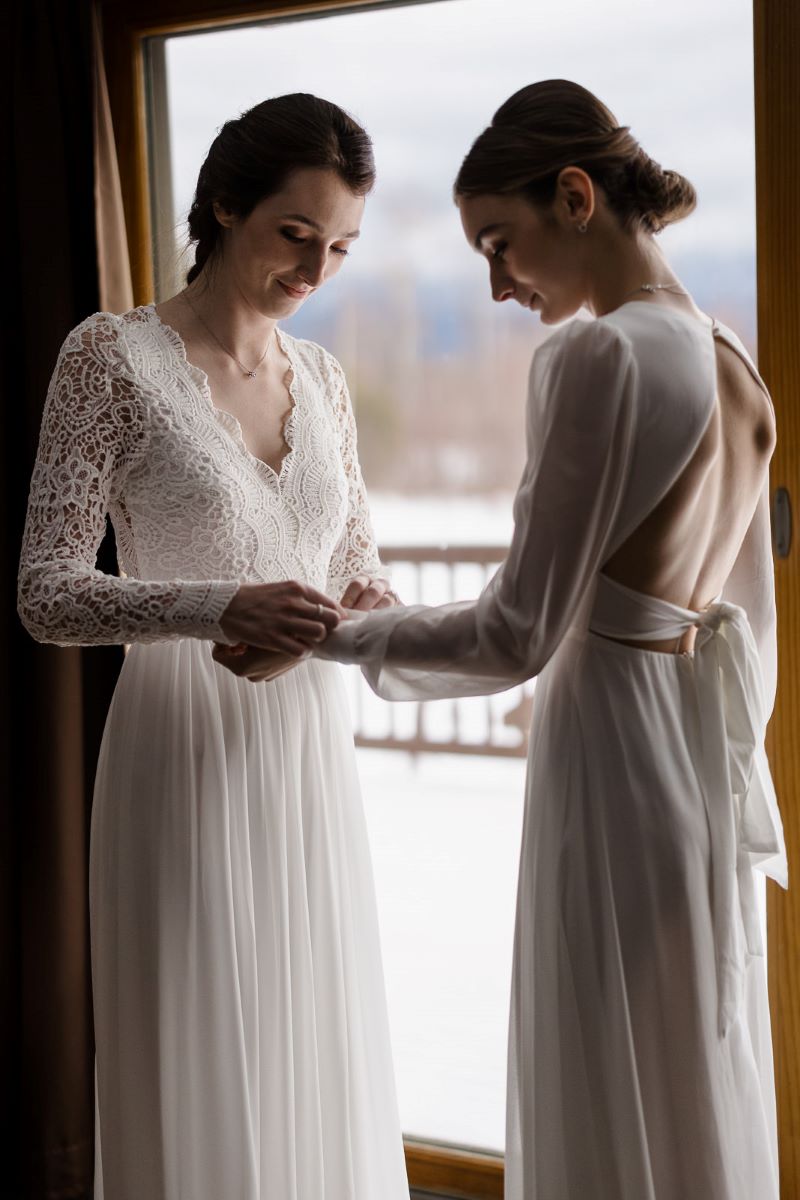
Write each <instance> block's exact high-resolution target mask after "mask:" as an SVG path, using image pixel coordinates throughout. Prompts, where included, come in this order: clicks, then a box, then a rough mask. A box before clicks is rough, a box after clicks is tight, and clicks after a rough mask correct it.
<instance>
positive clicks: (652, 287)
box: [620, 283, 689, 304]
mask: <svg viewBox="0 0 800 1200" xmlns="http://www.w3.org/2000/svg"><path fill="white" fill-rule="evenodd" d="M637 292H676V293H678V294H679V295H681V296H688V295H689V293H688V292H687V290H686V288H684V287H681V285H680V284H679V283H640V284H639V286H638V287H636V288H634V289H633V291H632V292H628V294H627V296H623V297H622V299H621V300H620V304H624V303H625V301H626V300H629V299H630V298H631V296H635V295H636V293H637Z"/></svg>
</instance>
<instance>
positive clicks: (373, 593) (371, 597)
mask: <svg viewBox="0 0 800 1200" xmlns="http://www.w3.org/2000/svg"><path fill="white" fill-rule="evenodd" d="M339 603H340V604H341V606H342V608H350V609H353V610H355V611H358V612H371V611H372V609H374V608H393V607H394V606H395V605H396V604H399V603H400V599H399V597H398V595H397V593H396V592H393V591H392V589H391V587H390V586H389V581H388V579H377V578H376V579H373V578H371V576H369V575H356V577H355V579H351V580H350V582H349V583H348V585H347V587H346V588H345V590H344V595H343V596H342V598H341V600H340V601H339Z"/></svg>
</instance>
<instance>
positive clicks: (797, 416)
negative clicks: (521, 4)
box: [97, 0, 800, 1200]
mask: <svg viewBox="0 0 800 1200" xmlns="http://www.w3.org/2000/svg"><path fill="white" fill-rule="evenodd" d="M413 2H419V0H384V3H381V4H376V3H375V0H344V2H343V0H313V2H311V3H309V2H308V0H97V5H98V10H99V12H100V16H101V21H102V30H103V46H104V56H105V60H106V70H107V76H108V84H109V95H110V101H111V109H112V116H113V121H114V131H115V140H116V143H117V152H118V157H119V165H120V175H121V180H122V193H123V198H124V204H125V217H126V222H127V229H128V242H129V249H130V257H131V271H132V277H133V288H134V303H136V304H145V303H149V302H150V301H152V299H153V291H154V280H153V253H152V229H151V220H150V195H149V165H148V151H147V118H146V91H145V72H144V43H145V39H146V38H148V37H153V36H164V35H168V34H172V33H179V32H187V31H198V32H199V31H200V30H202V29H213V28H218V27H220V26H230V25H237V24H246V23H248V22H252V21H256V20H264V19H265V18H266V19H269V18H271V17H274V18H277V19H280V18H281V17H287V16H298V17H299V16H302V15H303V14H305V13H308V14H312V13H315V14H318V13H322V12H325V11H327V10H339V11H343V10H352V9H358V8H374V7H384V6H386V5H389V4H392V3H399V4H404V3H406V4H407V3H413ZM423 2H424V0H423ZM753 18H754V56H755V123H756V212H757V218H756V219H757V261H758V266H757V280H758V345H759V354H758V358H759V367H760V370H761V372H762V374H763V376H764V378H765V380H766V382H767V385H768V386H769V388H770V390H771V392H772V395H773V399H774V401H775V407H776V411H777V415H778V447H777V450H776V452H775V456H774V459H773V463H772V470H771V479H772V484H773V486H774V487H778V486H782V487H785V488H787V489H788V490H789V493H790V495H791V496H792V497H795V496H796V497H800V487H798V483H799V482H800V481H799V479H798V476H800V220H798V215H797V196H796V181H797V180H798V179H800V72H798V71H797V69H796V64H797V62H798V61H800V4H798V3H797V0H754V3H753ZM798 509H799V510H800V500H799V501H798ZM795 540H797V539H795ZM776 588H777V600H778V630H779V641H778V649H779V685H778V700H777V705H776V710H775V715H774V717H773V720H772V722H771V725H770V729H769V737H768V750H769V756H770V762H771V765H772V770H773V774H774V777H775V783H776V787H777V791H778V795H779V796H780V798H781V806H782V810H783V817H784V826H785V831H786V841H787V849H788V852H789V861H790V864H792V865H793V864H794V863H795V862H798V863H800V806H799V805H798V800H799V799H800V796H799V795H798V790H799V789H800V739H799V738H798V737H797V732H796V731H797V729H798V726H800V571H799V570H798V549H797V548H796V547H795V548H793V549H792V550H791V551H790V553H789V555H788V557H786V558H784V559H779V560H778V561H777V562H776ZM767 903H768V922H769V981H770V1007H771V1011H772V1021H773V1042H774V1048H775V1066H776V1087H777V1095H778V1128H779V1140H780V1156H781V1195H782V1196H783V1197H785V1198H786V1200H790V1198H794V1197H796V1196H800V954H798V951H799V950H800V882H795V883H794V886H793V887H792V888H791V889H790V890H789V892H786V893H784V892H782V891H781V890H780V889H779V888H777V887H776V886H774V885H773V884H770V885H769V890H768V902H767ZM406 1161H407V1164H408V1170H409V1181H410V1183H411V1186H412V1187H419V1188H422V1189H424V1190H426V1191H429V1192H435V1193H437V1194H440V1195H447V1196H453V1197H464V1198H468V1200H477V1198H480V1200H484V1198H485V1200H489V1198H493V1197H501V1196H502V1194H503V1167H502V1159H501V1158H500V1157H499V1156H497V1157H494V1156H490V1155H480V1154H470V1153H468V1152H466V1151H460V1150H453V1149H450V1148H449V1147H442V1146H438V1145H434V1144H426V1143H422V1142H416V1141H411V1140H408V1141H407V1142H406Z"/></svg>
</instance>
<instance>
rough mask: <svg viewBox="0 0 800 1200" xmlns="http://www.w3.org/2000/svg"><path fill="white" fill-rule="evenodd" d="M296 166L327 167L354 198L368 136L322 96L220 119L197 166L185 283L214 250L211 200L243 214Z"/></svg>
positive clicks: (368, 156)
mask: <svg viewBox="0 0 800 1200" xmlns="http://www.w3.org/2000/svg"><path fill="white" fill-rule="evenodd" d="M303 167H314V168H318V169H321V170H330V171H335V172H336V173H337V174H338V175H339V177H340V179H341V180H342V181H343V182H344V183H345V184H346V185H347V187H349V188H350V190H351V191H352V193H353V194H354V195H355V196H365V195H366V194H367V193H368V192H369V191H371V190H372V187H373V185H374V183H375V162H374V159H373V156H372V142H371V141H370V138H369V135H368V134H367V133H366V132H365V130H363V129H362V128H361V126H360V125H359V124H358V123H357V122H356V121H355V120H354V119H353V118H352V117H351V116H350V115H349V114H348V113H346V112H344V110H343V109H341V108H339V107H338V105H336V104H332V103H331V102H330V101H329V100H321V99H319V97H318V96H312V95H310V94H308V93H306V92H294V93H292V94H290V95H287V96H275V97H273V98H272V99H270V100H264V101H262V103H261V104H257V105H256V106H255V107H254V108H251V109H249V110H248V111H247V112H245V113H242V115H241V116H240V117H238V118H237V119H235V120H231V121H226V122H225V124H224V125H223V126H222V128H221V129H220V131H219V133H218V134H217V136H216V137H215V138H214V141H213V142H212V143H211V149H210V150H209V151H208V154H207V155H206V160H205V162H204V163H203V165H202V167H201V168H200V174H199V176H198V178H197V188H196V190H195V195H194V200H193V202H192V207H191V208H190V210H189V218H188V223H189V241H190V243H194V244H195V258H194V265H193V266H192V268H191V270H190V271H189V272H188V274H187V276H186V282H187V283H191V282H192V281H193V280H194V279H196V278H197V276H198V275H199V274H200V272H201V271H202V270H203V269H204V267H205V266H206V265H207V264H209V265H210V264H211V263H212V262H213V260H214V258H215V255H216V254H217V253H218V251H219V249H220V245H221V237H222V232H223V228H222V226H221V225H220V223H219V221H218V220H217V218H216V216H215V214H214V203H215V202H216V203H218V204H220V205H222V207H223V208H225V209H227V211H228V212H231V213H234V214H235V215H236V216H237V217H240V218H244V217H247V216H249V215H250V213H251V212H252V211H253V209H254V208H255V206H256V205H257V204H258V203H259V202H260V201H261V200H263V199H264V198H265V196H270V195H272V194H273V193H275V192H277V191H280V189H281V188H282V187H283V185H284V183H285V182H286V179H287V177H288V176H289V175H290V174H291V172H292V171H295V170H298V169H300V168H303Z"/></svg>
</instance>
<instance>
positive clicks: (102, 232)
mask: <svg viewBox="0 0 800 1200" xmlns="http://www.w3.org/2000/svg"><path fill="white" fill-rule="evenodd" d="M92 24H93V31H92V36H93V42H94V196H95V226H96V231H97V274H98V280H99V285H100V308H101V310H102V311H103V312H112V313H121V312H126V311H127V310H128V309H129V308H133V284H132V282H131V266H130V259H129V257H128V238H127V233H126V230H125V212H124V209H123V205H122V188H121V186H120V179H119V166H118V164H117V147H116V143H115V141H114V127H113V124H112V121H111V106H110V104H109V101H108V85H107V83H106V67H105V61H104V59H103V39H102V32H101V29H100V18H99V14H98V11H97V7H96V5H93V7H92Z"/></svg>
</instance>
